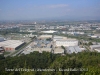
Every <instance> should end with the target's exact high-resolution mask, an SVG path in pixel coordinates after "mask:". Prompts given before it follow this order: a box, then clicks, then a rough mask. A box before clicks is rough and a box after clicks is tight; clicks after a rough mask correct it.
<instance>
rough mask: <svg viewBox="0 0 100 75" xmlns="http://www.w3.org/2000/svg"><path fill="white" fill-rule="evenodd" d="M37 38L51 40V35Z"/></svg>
mask: <svg viewBox="0 0 100 75" xmlns="http://www.w3.org/2000/svg"><path fill="white" fill-rule="evenodd" d="M38 38H39V39H47V38H52V35H40V36H39V37H38Z"/></svg>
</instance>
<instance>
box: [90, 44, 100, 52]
mask: <svg viewBox="0 0 100 75" xmlns="http://www.w3.org/2000/svg"><path fill="white" fill-rule="evenodd" d="M90 48H91V50H92V51H93V50H95V51H97V52H100V45H91V46H90Z"/></svg>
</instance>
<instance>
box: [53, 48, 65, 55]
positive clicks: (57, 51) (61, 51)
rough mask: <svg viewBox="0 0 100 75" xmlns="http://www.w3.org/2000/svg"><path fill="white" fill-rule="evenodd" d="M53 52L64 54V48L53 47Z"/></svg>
mask: <svg viewBox="0 0 100 75" xmlns="http://www.w3.org/2000/svg"><path fill="white" fill-rule="evenodd" d="M53 53H54V54H64V49H62V48H55V49H54V52H53Z"/></svg>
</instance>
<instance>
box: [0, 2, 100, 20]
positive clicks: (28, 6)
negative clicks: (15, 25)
mask: <svg viewBox="0 0 100 75" xmlns="http://www.w3.org/2000/svg"><path fill="white" fill-rule="evenodd" d="M53 18H55V19H94V20H95V19H97V20H98V19H100V0H0V20H35V19H53Z"/></svg>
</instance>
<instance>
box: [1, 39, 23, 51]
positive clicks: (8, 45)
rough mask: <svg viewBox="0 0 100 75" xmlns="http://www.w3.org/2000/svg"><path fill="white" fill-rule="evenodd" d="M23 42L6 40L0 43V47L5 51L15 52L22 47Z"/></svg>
mask: <svg viewBox="0 0 100 75" xmlns="http://www.w3.org/2000/svg"><path fill="white" fill-rule="evenodd" d="M23 44H24V42H22V41H20V40H6V41H3V42H0V46H1V47H3V48H4V49H5V51H10V52H11V51H15V50H16V49H18V48H19V47H20V46H22V45H23Z"/></svg>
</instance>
